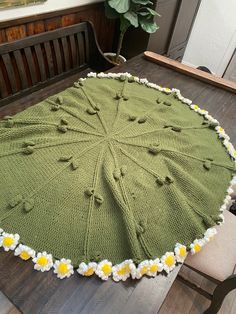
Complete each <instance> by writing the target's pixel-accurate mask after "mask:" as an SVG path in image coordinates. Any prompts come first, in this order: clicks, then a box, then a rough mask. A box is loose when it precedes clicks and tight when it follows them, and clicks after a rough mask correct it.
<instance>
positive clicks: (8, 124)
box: [4, 118, 14, 128]
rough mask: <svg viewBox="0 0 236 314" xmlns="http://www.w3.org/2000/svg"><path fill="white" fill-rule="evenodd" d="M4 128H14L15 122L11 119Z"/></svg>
mask: <svg viewBox="0 0 236 314" xmlns="http://www.w3.org/2000/svg"><path fill="white" fill-rule="evenodd" d="M4 126H5V127H6V128H12V127H13V126H14V120H13V119H12V118H11V119H8V120H7V121H6V122H5V124H4Z"/></svg>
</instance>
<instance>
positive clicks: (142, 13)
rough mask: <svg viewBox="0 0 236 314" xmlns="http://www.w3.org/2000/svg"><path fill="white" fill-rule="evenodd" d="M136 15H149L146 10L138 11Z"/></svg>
mask: <svg viewBox="0 0 236 314" xmlns="http://www.w3.org/2000/svg"><path fill="white" fill-rule="evenodd" d="M138 15H141V16H150V13H148V12H138Z"/></svg>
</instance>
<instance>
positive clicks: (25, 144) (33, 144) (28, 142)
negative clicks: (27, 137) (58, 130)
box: [23, 141, 35, 147]
mask: <svg viewBox="0 0 236 314" xmlns="http://www.w3.org/2000/svg"><path fill="white" fill-rule="evenodd" d="M27 146H35V142H33V141H24V143H23V147H27Z"/></svg>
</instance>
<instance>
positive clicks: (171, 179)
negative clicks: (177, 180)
mask: <svg viewBox="0 0 236 314" xmlns="http://www.w3.org/2000/svg"><path fill="white" fill-rule="evenodd" d="M173 182H174V179H173V178H172V177H171V176H166V177H165V183H167V184H170V183H173Z"/></svg>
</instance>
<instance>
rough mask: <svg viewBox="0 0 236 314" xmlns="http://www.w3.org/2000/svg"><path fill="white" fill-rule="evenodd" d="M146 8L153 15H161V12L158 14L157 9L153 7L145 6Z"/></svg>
mask: <svg viewBox="0 0 236 314" xmlns="http://www.w3.org/2000/svg"><path fill="white" fill-rule="evenodd" d="M145 10H147V11H148V12H149V13H150V14H151V15H153V16H155V15H158V16H160V14H158V13H157V12H156V11H155V10H152V9H151V8H145Z"/></svg>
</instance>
